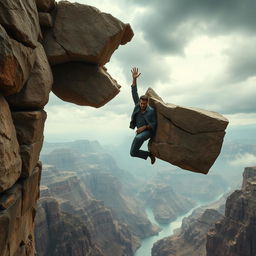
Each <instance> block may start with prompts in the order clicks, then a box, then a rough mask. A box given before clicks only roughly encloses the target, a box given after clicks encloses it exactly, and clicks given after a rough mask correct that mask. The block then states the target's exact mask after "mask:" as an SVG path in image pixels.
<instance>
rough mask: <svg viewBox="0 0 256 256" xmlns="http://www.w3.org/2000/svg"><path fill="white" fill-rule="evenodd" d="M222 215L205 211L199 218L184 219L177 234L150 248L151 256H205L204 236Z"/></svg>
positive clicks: (212, 210)
mask: <svg viewBox="0 0 256 256" xmlns="http://www.w3.org/2000/svg"><path fill="white" fill-rule="evenodd" d="M221 217H222V215H221V214H220V213H219V212H218V211H216V210H214V209H207V210H205V211H204V212H203V213H202V212H201V213H200V215H199V216H196V217H190V218H186V220H183V221H182V227H181V229H180V231H179V232H178V233H177V234H174V235H173V236H171V237H167V238H164V239H161V240H160V241H158V242H156V243H155V244H154V246H153V248H152V256H188V255H189V256H205V255H206V249H205V243H206V234H207V232H208V230H209V228H210V227H211V226H213V225H214V223H215V222H216V221H217V220H219V219H220V218H221Z"/></svg>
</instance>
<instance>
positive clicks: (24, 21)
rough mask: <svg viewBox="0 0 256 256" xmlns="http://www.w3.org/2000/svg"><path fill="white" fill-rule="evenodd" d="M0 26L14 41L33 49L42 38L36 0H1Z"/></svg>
mask: <svg viewBox="0 0 256 256" xmlns="http://www.w3.org/2000/svg"><path fill="white" fill-rule="evenodd" d="M0 24H1V25H3V26H4V27H5V28H6V29H8V31H9V32H10V34H11V35H12V37H13V39H15V40H16V41H19V42H21V43H23V44H24V45H26V46H30V47H32V48H35V47H36V44H37V40H38V38H39V37H41V30H40V26H39V20H38V12H37V8H36V3H35V0H26V1H22V0H8V1H6V0H0Z"/></svg>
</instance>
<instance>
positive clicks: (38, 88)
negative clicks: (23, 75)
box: [7, 43, 53, 109]
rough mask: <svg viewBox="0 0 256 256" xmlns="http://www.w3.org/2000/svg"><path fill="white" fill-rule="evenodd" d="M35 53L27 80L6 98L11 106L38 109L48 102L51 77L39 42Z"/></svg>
mask: <svg viewBox="0 0 256 256" xmlns="http://www.w3.org/2000/svg"><path fill="white" fill-rule="evenodd" d="M35 55H36V60H35V63H34V66H33V69H32V71H31V73H30V76H29V78H28V81H27V82H26V84H25V85H24V87H23V88H22V90H21V91H20V92H19V93H17V94H13V95H11V96H9V97H8V98H7V100H8V103H9V104H10V106H11V107H12V108H16V109H17V108H20V109H40V108H43V107H44V106H45V105H46V103H47V102H48V99H49V93H50V91H51V89H52V83H53V77H52V71H51V68H50V65H49V63H48V60H47V57H46V55H45V52H44V49H43V46H42V45H41V44H40V43H38V45H37V48H36V49H35Z"/></svg>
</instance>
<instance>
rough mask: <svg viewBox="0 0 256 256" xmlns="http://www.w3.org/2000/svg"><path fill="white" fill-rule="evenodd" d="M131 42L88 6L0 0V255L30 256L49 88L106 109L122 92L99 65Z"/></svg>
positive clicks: (125, 29)
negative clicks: (103, 106)
mask: <svg viewBox="0 0 256 256" xmlns="http://www.w3.org/2000/svg"><path fill="white" fill-rule="evenodd" d="M105 28H108V29H105ZM132 37H133V32H132V29H131V27H130V25H129V24H124V23H122V22H121V21H119V20H118V19H116V18H114V17H113V16H111V15H110V14H106V13H101V12H100V11H99V10H97V9H96V8H94V7H91V6H86V5H80V4H77V3H75V4H71V3H69V2H67V1H60V2H58V3H56V2H55V1H54V0H48V1H43V0H36V1H35V0H9V1H5V0H0V234H1V236H0V255H1V256H7V255H8V256H14V255H15V256H25V255H26V256H31V255H35V239H34V232H33V230H34V219H35V215H36V209H35V208H36V202H37V199H38V198H39V183H40V177H41V171H42V165H41V163H40V162H38V159H39V153H40V150H41V147H42V143H43V138H44V136H43V131H44V123H45V120H46V112H45V111H44V110H43V108H44V106H45V105H46V104H47V102H48V99H49V93H50V91H51V90H52V91H53V92H54V93H55V94H56V95H57V96H58V97H60V98H61V99H63V100H66V101H69V102H72V103H76V104H79V105H86V106H94V107H100V106H102V105H104V104H105V103H107V102H108V101H109V100H111V99H112V98H113V97H114V96H115V95H116V94H117V93H118V92H119V88H120V85H118V83H117V82H116V81H115V80H114V79H113V78H112V77H111V76H110V75H109V74H108V73H107V71H106V68H105V67H104V64H105V63H106V62H108V61H109V59H110V57H111V55H112V53H113V52H114V51H115V50H116V49H117V48H118V46H119V45H120V44H121V45H122V44H126V43H127V42H129V41H130V40H131V38H132ZM67 70H68V71H69V72H67ZM67 73H68V74H69V75H68V77H66V76H65V75H66V74H67ZM44 205H47V204H46V203H45V204H44ZM41 211H42V210H41ZM81 229H82V228H81ZM81 232H85V234H86V230H84V231H81ZM88 239H89V238H88ZM88 241H89V240H88ZM87 245H88V246H89V247H90V246H91V244H90V242H88V244H87Z"/></svg>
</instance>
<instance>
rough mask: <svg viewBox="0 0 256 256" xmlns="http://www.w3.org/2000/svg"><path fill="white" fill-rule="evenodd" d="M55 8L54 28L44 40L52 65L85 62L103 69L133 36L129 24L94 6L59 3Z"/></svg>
mask: <svg viewBox="0 0 256 256" xmlns="http://www.w3.org/2000/svg"><path fill="white" fill-rule="evenodd" d="M56 9H57V11H56V17H55V23H54V27H53V29H52V30H50V31H49V32H48V33H47V34H46V35H45V38H44V47H45V50H46V54H47V56H48V58H49V61H50V63H51V64H58V63H65V62H68V61H85V62H90V63H95V64H98V65H100V66H103V65H104V64H105V63H107V62H108V61H109V59H110V57H111V55H112V53H113V52H114V51H115V50H116V48H117V47H118V46H119V45H120V44H126V43H127V42H129V41H130V40H131V39H132V37H133V31H132V29H131V27H130V25H129V24H124V23H123V22H121V21H120V20H118V19H116V18H114V17H113V16H112V15H110V14H107V13H102V12H100V11H99V10H98V9H97V8H95V7H92V6H89V5H82V4H78V3H69V2H67V1H60V2H58V5H57V8H56Z"/></svg>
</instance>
